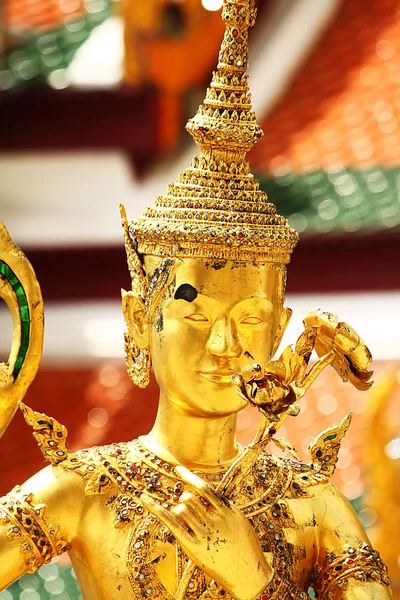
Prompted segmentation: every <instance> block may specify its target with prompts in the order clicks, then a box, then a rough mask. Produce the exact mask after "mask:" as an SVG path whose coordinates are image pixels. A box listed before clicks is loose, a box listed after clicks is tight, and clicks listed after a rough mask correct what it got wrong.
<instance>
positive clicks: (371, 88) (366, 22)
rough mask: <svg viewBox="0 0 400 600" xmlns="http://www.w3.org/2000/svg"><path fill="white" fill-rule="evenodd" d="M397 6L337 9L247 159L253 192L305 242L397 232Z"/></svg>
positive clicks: (376, 2) (386, 1) (389, 1)
mask: <svg viewBox="0 0 400 600" xmlns="http://www.w3.org/2000/svg"><path fill="white" fill-rule="evenodd" d="M399 118H400V6H399V3H398V2H397V0H370V1H369V2H367V3H364V2H359V0H345V1H344V2H343V3H342V5H341V7H340V9H339V11H338V13H337V15H336V17H335V18H334V20H333V22H332V23H331V25H330V27H329V28H328V30H327V31H326V33H325V35H323V36H322V39H321V40H320V42H319V43H318V44H317V45H316V46H315V48H314V50H313V52H312V54H311V56H310V57H309V59H308V60H307V61H306V63H305V65H304V66H303V67H302V68H301V69H300V70H299V71H298V73H297V75H296V77H295V78H294V80H293V82H292V85H291V86H290V88H289V90H288V91H287V93H286V94H285V95H284V97H283V98H282V100H281V101H280V102H279V103H278V105H277V106H276V108H275V110H273V111H272V113H271V114H270V115H269V116H268V118H267V119H265V120H264V122H263V123H262V127H263V129H264V133H265V138H264V139H263V140H262V141H261V142H260V144H259V145H258V146H257V147H256V148H255V149H254V151H253V153H252V157H251V158H252V167H253V171H255V172H256V173H257V176H258V177H259V179H260V183H261V186H262V187H263V189H265V191H266V192H267V193H268V194H269V195H270V197H271V200H272V201H273V202H274V203H276V204H277V205H278V209H279V210H280V211H282V212H283V213H284V214H285V215H286V216H287V217H289V220H290V222H291V224H292V225H293V226H294V227H295V228H296V229H297V230H298V231H299V232H300V233H302V232H305V233H310V234H311V233H327V232H332V233H335V232H336V233H337V232H351V233H353V232H361V231H366V230H368V231H369V232H371V231H377V230H385V229H391V228H396V227H398V226H399V224H400V200H399V198H400V129H399Z"/></svg>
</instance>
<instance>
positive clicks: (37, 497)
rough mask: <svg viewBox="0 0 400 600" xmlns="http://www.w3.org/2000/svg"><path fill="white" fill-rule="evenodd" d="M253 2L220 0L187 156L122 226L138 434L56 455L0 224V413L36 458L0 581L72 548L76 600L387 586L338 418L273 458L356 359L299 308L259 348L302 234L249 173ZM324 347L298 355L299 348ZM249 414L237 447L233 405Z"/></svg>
mask: <svg viewBox="0 0 400 600" xmlns="http://www.w3.org/2000/svg"><path fill="white" fill-rule="evenodd" d="M255 15H256V10H255V7H254V0H225V2H224V6H223V13H222V17H223V19H224V21H225V24H226V30H225V35H224V38H223V42H222V46H221V50H220V54H219V61H218V66H217V69H216V71H215V72H214V74H213V78H212V82H211V84H210V87H209V88H208V90H207V95H206V98H205V100H204V102H203V104H202V105H201V106H200V108H199V110H198V112H197V114H196V115H195V117H194V118H193V119H191V120H190V121H189V123H188V125H187V129H188V131H189V132H190V133H191V135H192V136H193V138H194V140H195V142H196V144H197V145H198V146H199V147H200V150H201V152H200V155H199V156H198V157H195V158H194V159H193V162H192V164H191V166H190V167H188V168H187V169H186V170H185V171H184V172H183V173H181V174H180V176H179V177H178V180H177V181H176V182H175V183H173V184H172V185H170V186H169V187H168V190H167V193H166V195H164V196H161V197H159V198H158V199H157V201H156V204H155V206H154V207H150V208H147V209H146V211H145V212H144V215H143V216H141V217H140V218H138V219H136V220H135V221H133V222H132V223H131V224H130V225H128V222H127V220H126V216H125V211H124V209H122V211H121V212H122V220H123V226H124V233H125V247H126V251H127V257H128V267H129V271H130V275H131V280H132V287H131V290H130V291H128V292H123V300H122V303H123V312H124V316H125V321H126V333H125V348H126V356H127V368H128V372H129V374H130V376H131V378H132V380H133V382H134V383H135V384H136V385H138V386H139V387H145V386H146V385H147V384H148V382H149V377H150V369H151V367H152V368H153V370H154V374H155V377H156V379H157V382H158V385H159V388H160V400H159V407H158V413H157V417H156V421H155V423H154V427H153V429H152V430H151V432H150V433H149V434H148V435H145V436H143V437H141V438H139V439H138V440H134V441H132V442H129V443H119V444H118V443H116V444H112V445H111V446H105V447H95V448H91V449H88V450H81V451H78V452H75V453H70V452H68V449H67V446H66V438H67V432H66V430H65V428H64V427H63V426H62V425H60V424H59V423H58V422H57V421H56V420H55V419H53V418H51V417H48V416H46V415H41V414H39V413H37V412H35V411H33V410H32V409H30V408H28V407H27V406H26V405H24V404H23V403H22V402H19V401H20V400H22V398H23V396H24V393H25V391H26V389H27V387H28V385H29V383H30V382H31V380H32V379H33V377H34V375H35V372H36V369H37V366H38V362H39V358H40V351H41V332H42V305H41V298H40V290H39V287H38V284H37V282H36V280H35V277H34V274H33V271H32V270H31V268H30V266H29V263H27V261H26V259H25V258H24V256H23V255H22V253H21V252H20V251H19V250H18V249H16V248H15V246H13V244H12V242H11V240H10V238H9V237H8V234H7V232H6V230H5V228H4V226H3V227H2V229H1V236H0V252H1V255H0V291H1V294H2V296H3V297H4V298H5V300H6V301H7V303H8V305H9V307H10V309H11V311H12V313H13V317H14V323H15V326H14V337H13V346H12V351H11V354H10V359H9V361H8V363H5V364H3V365H2V366H1V369H0V393H1V396H0V407H1V411H2V413H1V414H2V417H1V419H0V429H1V430H4V429H5V428H6V426H7V424H8V422H9V421H10V419H11V418H12V415H13V414H14V412H15V410H16V408H17V404H18V402H19V406H20V408H21V409H22V411H23V413H24V416H25V419H26V421H27V423H28V424H29V425H31V427H32V428H33V435H34V436H35V438H36V439H37V441H38V442H39V446H40V449H41V451H42V452H43V454H44V456H45V457H46V459H48V461H49V462H50V463H51V464H50V465H49V466H48V467H46V468H45V469H43V470H42V471H40V472H39V473H37V474H36V475H34V476H33V477H32V478H31V479H29V480H28V481H27V482H25V483H24V484H23V485H21V486H17V487H16V488H15V489H13V490H12V491H11V492H10V493H9V494H8V495H6V496H5V497H4V498H3V499H1V500H0V589H4V588H6V587H7V586H8V585H9V584H10V583H12V582H13V581H14V580H15V579H17V578H18V577H20V576H21V575H23V574H24V573H32V572H34V571H35V570H37V569H38V568H39V567H40V566H41V565H42V564H44V563H46V562H48V561H50V560H51V559H52V557H54V556H56V555H59V554H61V553H62V552H64V551H67V552H68V554H69V556H70V558H71V561H72V564H73V567H74V569H75V572H76V576H77V578H78V581H79V585H80V588H81V591H82V596H83V598H85V600H114V599H115V600H116V599H120V598H122V599H123V600H128V599H130V598H132V599H134V598H136V599H143V598H154V599H156V598H163V599H172V598H174V599H175V600H181V599H183V598H186V599H193V600H194V599H200V598H202V599H211V598H223V597H224V598H236V599H238V600H254V599H256V598H259V599H262V600H267V599H268V600H272V599H274V600H275V599H277V600H289V599H299V598H307V597H308V591H309V588H310V587H311V588H312V589H313V590H314V593H315V594H316V595H317V597H319V598H324V599H325V600H330V599H335V600H339V599H340V600H364V599H367V598H368V599H375V600H387V599H389V598H392V594H391V591H390V583H389V578H388V574H387V569H386V567H385V566H384V564H383V563H382V561H381V559H380V557H379V554H378V552H376V551H375V550H373V549H372V548H371V546H370V544H369V541H368V538H367V536H366V534H365V532H364V530H363V528H362V526H361V524H360V522H359V520H358V518H357V516H356V514H355V512H354V511H353V509H352V507H351V506H350V504H349V503H348V502H347V500H346V499H344V498H343V496H342V495H341V494H340V493H339V491H338V490H337V489H336V488H335V487H334V486H333V485H331V484H330V483H329V476H330V475H331V474H332V473H333V471H334V468H335V464H336V460H337V455H338V451H339V447H340V441H341V439H342V438H343V436H344V435H345V433H346V430H347V428H348V426H349V423H350V415H348V416H347V417H346V418H345V419H344V420H343V421H342V423H340V424H339V425H338V426H336V427H332V429H330V430H327V431H325V432H322V434H320V435H319V436H318V437H317V439H316V440H315V442H314V443H313V444H312V445H311V446H310V456H311V460H310V463H309V464H303V463H302V462H300V461H298V460H292V459H289V458H281V457H277V456H274V455H273V454H271V453H270V451H269V449H270V445H268V447H267V444H268V443H272V442H275V444H277V445H278V446H279V447H280V448H282V449H287V450H288V451H289V452H290V453H292V454H294V449H293V448H292V447H291V446H290V444H289V443H287V442H284V441H282V440H281V439H279V438H276V437H275V434H276V433H277V431H278V429H279V427H280V425H281V424H282V422H283V420H284V419H285V418H286V417H287V416H292V417H294V416H296V414H297V413H298V411H299V407H298V404H297V402H298V400H299V399H300V398H301V397H302V395H303V394H304V393H305V391H306V389H307V387H308V386H309V385H311V383H312V382H313V380H314V379H315V377H316V376H317V375H318V374H319V372H320V371H321V370H322V369H323V368H324V367H325V366H327V365H332V366H333V367H334V368H335V369H336V371H337V372H338V374H339V375H340V376H341V377H342V379H343V380H344V381H350V382H351V383H352V384H353V385H355V386H356V387H357V388H358V389H367V388H368V387H369V385H370V381H369V379H370V377H371V373H370V372H369V371H368V367H369V364H370V361H371V356H370V354H369V351H368V349H367V348H366V347H365V345H364V343H363V342H362V340H361V339H360V338H359V337H358V335H357V334H356V333H355V332H354V330H352V329H351V328H350V327H349V326H348V325H346V324H345V323H341V322H339V321H338V320H337V318H335V317H334V316H333V315H331V314H330V313H322V314H320V313H310V314H309V315H308V316H307V317H306V319H305V322H304V323H305V331H304V333H303V334H302V336H301V337H300V338H299V340H298V342H297V344H296V346H295V348H294V349H292V348H291V347H289V348H287V349H286V350H285V351H284V352H283V354H282V355H281V356H280V358H279V359H278V360H272V357H273V355H274V353H275V351H276V350H277V348H278V345H279V343H280V341H281V338H282V335H283V332H284V330H285V328H286V326H287V323H288V321H289V318H290V314H291V312H290V310H289V309H288V308H285V307H284V294H285V283H286V265H287V263H288V262H289V260H290V255H291V252H292V250H293V248H294V246H295V245H296V242H297V237H298V236H297V233H296V232H295V231H294V230H293V229H291V228H290V227H289V225H288V224H287V221H286V220H285V219H284V218H283V217H281V216H279V215H277V214H276V209H275V207H274V205H273V204H271V203H269V202H268V200H267V198H266V195H265V194H264V193H263V192H262V191H260V190H259V187H258V183H257V181H256V180H255V178H254V177H253V175H252V174H251V173H250V170H249V164H248V162H247V161H246V154H247V152H248V151H249V150H250V149H251V147H252V146H253V145H254V144H255V143H256V142H257V141H258V140H259V139H260V137H261V136H262V131H261V129H260V128H259V127H258V125H257V124H256V121H255V116H254V113H253V112H252V109H251V99H250V93H249V89H248V81H247V75H246V69H247V52H248V30H249V27H250V26H252V25H253V24H254V21H255ZM314 349H315V350H316V352H317V354H318V355H319V359H318V360H317V362H316V363H315V364H314V365H313V366H312V367H311V369H310V370H308V369H309V367H308V362H309V359H310V355H311V352H312V351H313V350H314ZM249 402H250V403H251V404H252V405H254V406H255V407H257V408H258V409H259V410H260V413H261V422H260V429H259V431H258V433H257V435H256V437H255V439H254V442H253V443H252V444H250V446H248V447H247V448H242V447H240V446H239V445H238V444H237V442H236V437H235V431H236V417H237V414H238V412H239V411H240V410H242V409H243V408H244V407H245V406H247V404H248V403H249Z"/></svg>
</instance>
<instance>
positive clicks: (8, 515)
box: [0, 486, 67, 573]
mask: <svg viewBox="0 0 400 600" xmlns="http://www.w3.org/2000/svg"><path fill="white" fill-rule="evenodd" d="M45 512H46V506H45V505H44V504H39V503H35V502H34V498H33V495H32V494H21V488H20V487H19V486H17V487H15V488H14V489H13V490H12V491H11V492H10V493H9V494H7V495H6V496H3V497H2V498H0V524H3V525H6V526H9V529H8V531H7V535H8V537H10V538H12V539H14V540H19V541H20V543H21V551H22V552H23V554H24V556H25V564H26V573H34V572H35V571H37V569H39V567H41V566H42V565H43V564H45V563H48V562H50V560H51V559H52V558H53V557H54V556H58V555H59V554H62V553H63V552H64V551H65V550H66V549H67V542H66V541H65V540H63V539H62V538H61V537H60V536H59V535H58V527H55V526H52V525H51V524H49V523H47V522H46V518H45Z"/></svg>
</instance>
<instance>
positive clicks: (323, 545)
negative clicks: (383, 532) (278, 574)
mask: <svg viewBox="0 0 400 600" xmlns="http://www.w3.org/2000/svg"><path fill="white" fill-rule="evenodd" d="M319 503H320V504H319V513H320V514H319V519H318V523H319V553H318V554H319V560H318V565H316V568H315V571H314V580H315V581H314V585H313V587H314V588H315V590H316V591H317V592H318V593H319V597H321V598H324V599H325V600H367V599H368V600H390V599H392V598H393V596H392V592H391V588H390V580H389V577H388V574H387V569H386V567H385V565H384V564H383V562H382V560H381V559H380V556H379V554H378V552H376V551H375V550H374V549H373V548H372V546H371V543H370V541H369V539H368V537H367V535H366V533H365V531H364V529H363V527H362V525H361V523H360V521H359V519H358V517H357V515H356V513H355V511H354V509H353V507H352V506H351V504H350V503H349V502H348V501H347V500H346V499H345V498H344V497H343V496H342V494H341V493H340V492H339V491H338V490H337V489H336V488H335V487H334V486H332V485H330V484H328V485H327V486H324V488H323V490H322V492H321V495H320V497H319Z"/></svg>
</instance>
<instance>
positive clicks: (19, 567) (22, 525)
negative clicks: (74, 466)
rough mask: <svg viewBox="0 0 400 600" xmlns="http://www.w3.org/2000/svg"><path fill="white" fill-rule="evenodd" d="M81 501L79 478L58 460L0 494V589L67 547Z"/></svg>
mask: <svg viewBox="0 0 400 600" xmlns="http://www.w3.org/2000/svg"><path fill="white" fill-rule="evenodd" d="M81 502H82V483H81V478H80V477H78V476H77V475H76V474H74V473H70V472H68V471H65V470H64V469H62V468H61V467H57V466H49V467H46V468H45V469H43V470H42V471H39V472H38V473H37V474H36V475H34V476H33V477H31V478H30V479H29V480H28V481H26V482H25V483H24V484H23V485H22V486H17V487H15V488H14V489H13V490H12V491H11V492H9V494H7V495H6V496H4V497H3V498H0V590H3V589H4V588H6V587H7V586H8V585H10V584H11V583H12V582H13V581H15V580H16V579H18V578H19V577H20V576H21V575H23V574H24V573H33V572H35V571H36V570H37V569H39V567H41V566H42V565H43V564H45V563H47V562H49V561H50V560H51V559H52V558H53V557H54V556H57V555H59V554H62V553H63V552H64V551H65V550H67V549H68V547H69V544H70V543H71V541H73V539H74V538H75V536H76V530H77V524H78V519H79V515H80V506H81Z"/></svg>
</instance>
